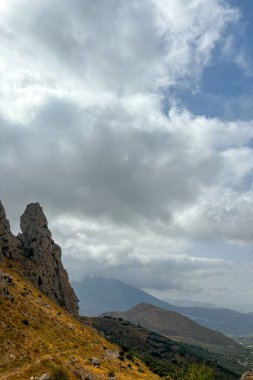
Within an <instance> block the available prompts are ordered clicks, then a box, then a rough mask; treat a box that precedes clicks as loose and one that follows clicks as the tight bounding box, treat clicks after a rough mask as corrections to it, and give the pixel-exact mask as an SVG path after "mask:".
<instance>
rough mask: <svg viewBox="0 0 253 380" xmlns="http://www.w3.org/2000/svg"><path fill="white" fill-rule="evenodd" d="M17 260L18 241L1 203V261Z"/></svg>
mask: <svg viewBox="0 0 253 380" xmlns="http://www.w3.org/2000/svg"><path fill="white" fill-rule="evenodd" d="M4 256H5V257H7V258H12V259H15V258H17V257H18V256H19V249H18V239H17V238H16V236H14V235H13V234H12V232H11V230H10V223H9V220H8V219H7V218H6V214H5V209H4V207H3V205H2V202H1V201H0V261H1V260H2V259H3V257H4Z"/></svg>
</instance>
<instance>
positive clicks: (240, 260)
mask: <svg viewBox="0 0 253 380" xmlns="http://www.w3.org/2000/svg"><path fill="white" fill-rule="evenodd" d="M252 253H253V250H250V251H249V252H247V253H246V255H244V256H243V257H241V258H240V259H239V260H237V261H235V262H234V263H233V265H232V268H233V267H234V266H235V265H238V264H240V263H241V262H242V261H243V260H245V259H246V258H247V257H249V256H250V255H252ZM247 273H248V271H247ZM225 274H226V273H225ZM225 274H224V273H223V274H222V275H219V274H218V275H217V276H215V277H214V278H213V279H212V280H211V281H209V282H208V283H207V285H206V287H208V286H209V284H212V283H213V281H215V280H217V279H218V278H219V279H220V278H222V277H224V276H225ZM240 276H241V274H240V275H237V276H235V277H234V278H232V280H230V281H229V283H228V284H227V285H229V284H231V283H232V282H233V281H234V280H236V279H237V278H239V277H240Z"/></svg>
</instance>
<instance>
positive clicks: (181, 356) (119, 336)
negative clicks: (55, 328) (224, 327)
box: [83, 317, 245, 380]
mask: <svg viewBox="0 0 253 380" xmlns="http://www.w3.org/2000/svg"><path fill="white" fill-rule="evenodd" d="M83 322H84V323H86V324H87V323H88V324H92V326H94V327H95V328H96V329H97V330H98V331H100V332H101V333H102V334H103V335H104V336H105V337H106V338H107V339H109V340H110V341H111V342H114V343H117V344H118V345H120V346H121V347H122V349H121V353H123V355H122V357H123V358H126V359H130V360H131V357H133V356H137V357H139V358H140V359H141V360H142V361H143V362H145V363H146V365H147V366H148V367H149V368H150V370H152V371H153V372H154V373H156V374H158V375H159V376H161V377H163V378H167V376H170V377H168V379H170V378H173V380H185V379H187V380H188V379H191V378H192V379H195V378H196V379H198V380H200V379H201V376H202V378H203V380H209V379H210V380H212V379H217V380H222V379H223V380H234V379H239V378H240V375H241V374H242V373H243V372H245V368H244V367H243V366H240V365H237V364H236V363H235V360H234V359H233V358H231V360H230V361H229V363H227V362H226V363H225V364H226V366H227V368H224V367H223V366H222V365H221V364H222V360H223V356H222V355H221V354H220V355H215V354H214V353H212V352H210V351H207V350H204V349H203V348H200V347H197V346H190V345H187V344H184V343H180V342H175V341H172V340H170V339H168V338H166V337H164V336H162V335H159V334H157V333H154V332H151V331H149V330H147V329H145V328H143V327H141V326H138V325H135V324H133V323H131V322H128V321H125V320H123V319H122V318H113V317H104V318H83ZM226 358H227V357H226ZM224 362H225V361H224ZM229 368H230V369H229ZM190 376H191V377H190ZM194 376H195V377H194Z"/></svg>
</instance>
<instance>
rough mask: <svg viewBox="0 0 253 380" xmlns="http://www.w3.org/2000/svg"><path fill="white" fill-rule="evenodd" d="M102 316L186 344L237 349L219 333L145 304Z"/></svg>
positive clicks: (168, 311)
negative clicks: (122, 320) (140, 327)
mask: <svg viewBox="0 0 253 380" xmlns="http://www.w3.org/2000/svg"><path fill="white" fill-rule="evenodd" d="M104 315H109V316H112V317H116V318H123V319H126V320H127V321H130V322H133V323H135V324H139V325H141V326H143V327H145V328H146V329H148V330H151V331H154V332H156V333H158V334H161V335H164V336H166V337H169V338H173V339H177V340H181V341H184V342H187V343H193V344H198V345H211V346H223V347H238V344H237V343H236V342H235V341H233V340H232V339H230V338H228V337H227V336H225V335H224V334H222V333H220V332H217V331H213V330H211V329H209V328H207V327H204V326H201V325H199V324H198V323H196V322H194V321H193V320H191V319H190V318H188V317H185V316H183V315H181V314H179V313H176V312H174V311H170V310H166V309H162V308H160V307H157V306H154V305H150V304H147V303H141V304H139V305H136V306H135V307H133V308H132V309H130V310H128V311H125V312H120V311H115V312H108V313H106V314H104Z"/></svg>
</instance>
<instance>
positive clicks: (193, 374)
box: [183, 364, 214, 380]
mask: <svg viewBox="0 0 253 380" xmlns="http://www.w3.org/2000/svg"><path fill="white" fill-rule="evenodd" d="M213 379H214V374H213V370H212V369H211V368H208V367H207V366H205V365H204V364H202V365H196V364H192V365H190V366H189V367H188V370H187V372H186V375H185V376H184V377H183V380H213Z"/></svg>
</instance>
